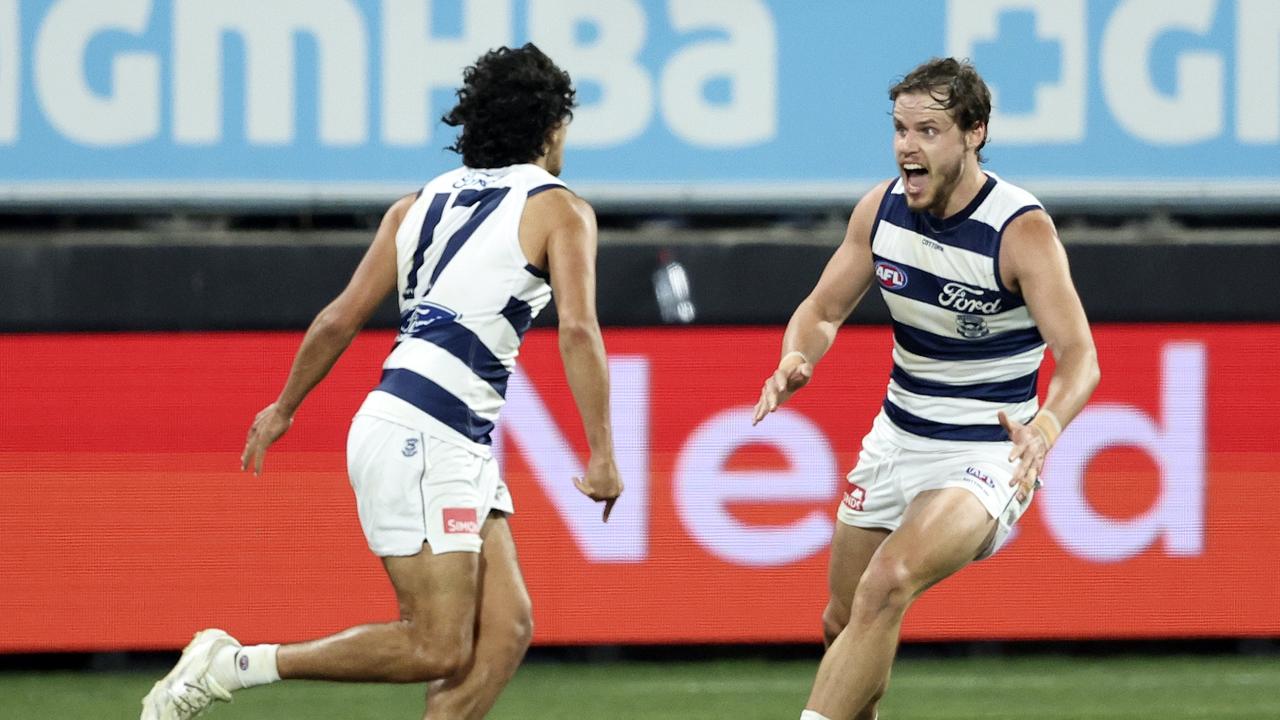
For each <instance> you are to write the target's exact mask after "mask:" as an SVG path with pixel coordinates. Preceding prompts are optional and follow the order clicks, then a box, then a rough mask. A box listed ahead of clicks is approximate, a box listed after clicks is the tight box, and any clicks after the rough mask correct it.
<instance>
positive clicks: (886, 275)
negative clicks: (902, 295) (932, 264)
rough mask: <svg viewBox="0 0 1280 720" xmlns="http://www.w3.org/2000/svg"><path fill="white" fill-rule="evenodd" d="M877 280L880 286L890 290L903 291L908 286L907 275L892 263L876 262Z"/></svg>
mask: <svg viewBox="0 0 1280 720" xmlns="http://www.w3.org/2000/svg"><path fill="white" fill-rule="evenodd" d="M876 279H877V280H879V281H880V285H881V286H883V287H885V288H886V289H889V290H901V289H902V288H904V287H906V286H907V273H906V271H905V270H903V269H902V268H900V267H898V266H897V265H894V264H893V263H891V262H885V261H884V260H879V261H877V262H876Z"/></svg>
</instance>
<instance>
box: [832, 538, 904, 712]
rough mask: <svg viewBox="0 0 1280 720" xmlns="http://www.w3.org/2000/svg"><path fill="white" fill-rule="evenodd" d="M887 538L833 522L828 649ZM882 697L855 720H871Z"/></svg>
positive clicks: (843, 623)
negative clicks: (859, 584) (834, 527)
mask: <svg viewBox="0 0 1280 720" xmlns="http://www.w3.org/2000/svg"><path fill="white" fill-rule="evenodd" d="M888 536H889V531H888V530H885V529H882V528H860V527H854V526H852V525H848V524H846V523H844V522H840V521H837V522H836V530H835V535H834V536H833V537H832V539H831V561H830V564H829V565H828V568H827V586H828V588H829V589H830V595H829V596H828V598H827V607H826V609H825V610H823V612H822V638H823V642H824V643H825V644H826V646H827V647H831V644H832V643H833V642H835V640H836V638H837V637H839V635H840V633H841V632H843V631H844V629H845V627H846V626H848V624H849V617H850V614H851V613H852V609H853V598H854V595H855V593H856V591H857V589H858V581H859V580H860V579H861V578H862V575H863V573H864V572H866V569H867V566H868V565H870V563H871V558H872V557H873V556H874V555H875V552H876V550H877V549H879V547H880V545H881V543H883V542H884V540H885V538H886V537H888ZM883 694H884V692H883V689H881V691H880V692H878V693H876V694H875V695H874V696H873V698H872V699H871V700H870V701H869V702H868V703H867V705H866V706H865V707H863V708H862V709H861V710H860V711H859V712H858V713H857V714H856V715H855V716H854V718H855V720H874V718H875V717H876V704H877V702H878V701H879V698H880V696H881V695H883Z"/></svg>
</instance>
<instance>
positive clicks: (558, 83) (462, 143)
mask: <svg viewBox="0 0 1280 720" xmlns="http://www.w3.org/2000/svg"><path fill="white" fill-rule="evenodd" d="M457 94H458V104H457V105H456V106H454V108H453V109H452V110H450V111H449V112H448V114H446V115H445V116H444V117H443V118H441V120H443V121H444V123H445V124H446V125H449V126H451V127H459V126H461V127H462V130H461V132H459V133H458V139H457V140H456V141H455V142H454V143H453V145H450V146H449V148H448V149H449V150H452V151H454V152H456V153H458V154H459V155H461V156H462V162H463V164H464V165H466V166H467V167H473V168H495V167H506V166H507V165H516V164H519V163H527V162H533V161H534V160H536V159H538V156H539V155H542V153H543V152H544V150H545V148H546V144H547V135H548V133H550V132H551V131H552V130H554V129H555V128H556V126H557V125H559V124H560V123H561V122H563V121H565V120H567V119H570V118H572V117H573V107H574V105H575V95H576V93H575V91H574V89H573V82H572V81H571V80H570V79H569V73H567V72H565V71H563V70H561V69H560V68H558V67H556V64H555V63H554V62H552V61H551V58H549V57H547V56H546V54H545V53H543V52H542V51H541V50H539V49H538V47H537V46H536V45H534V44H533V43H526V44H525V46H524V47H522V48H519V49H518V50H513V49H511V48H509V47H500V48H498V49H497V50H490V51H489V52H487V53H485V54H484V55H483V56H481V57H480V59H479V60H477V61H476V64H475V65H472V66H471V67H468V68H467V69H466V70H464V71H463V73H462V87H461V88H459V89H458V93H457Z"/></svg>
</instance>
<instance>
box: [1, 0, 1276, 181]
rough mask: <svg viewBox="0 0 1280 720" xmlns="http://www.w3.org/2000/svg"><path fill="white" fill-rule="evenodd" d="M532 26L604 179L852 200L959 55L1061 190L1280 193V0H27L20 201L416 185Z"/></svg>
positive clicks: (12, 163)
mask: <svg viewBox="0 0 1280 720" xmlns="http://www.w3.org/2000/svg"><path fill="white" fill-rule="evenodd" d="M529 40H532V41H534V42H536V43H538V44H539V46H541V47H542V48H543V49H544V50H545V51H547V52H548V54H550V55H551V56H552V57H553V58H554V59H556V60H557V62H559V63H560V64H561V65H562V66H563V67H565V68H566V69H568V70H569V71H570V72H571V74H572V75H573V77H574V80H575V83H576V85H577V87H578V90H579V98H580V102H581V105H580V107H579V108H578V110H577V112H576V119H575V121H574V124H573V126H572V128H571V130H570V148H569V152H568V156H567V163H566V169H565V179H566V180H567V181H569V182H570V184H571V185H572V186H574V187H575V188H576V189H578V190H579V191H580V192H582V193H583V194H584V195H586V196H587V197H589V198H591V199H597V200H603V201H606V202H609V201H616V202H621V203H654V202H658V203H681V202H689V203H712V204H734V203H758V202H771V203H783V204H786V203H792V204H806V203H830V202H833V201H840V202H845V201H847V202H850V203H851V202H852V201H853V199H854V196H855V195H856V193H858V192H859V191H861V190H863V189H866V188H867V187H869V186H870V184H871V183H873V182H874V181H876V180H877V179H880V178H883V177H887V176H889V175H892V174H893V173H894V166H893V158H892V152H891V139H892V128H891V124H890V116H889V111H890V103H889V101H888V98H887V94H886V90H887V88H888V87H889V86H890V85H891V84H892V83H893V82H894V80H895V79H897V78H899V77H901V76H902V75H903V74H905V73H906V72H907V71H909V70H910V69H911V68H912V67H914V66H915V65H916V64H918V63H919V62H921V61H923V60H925V59H928V58H929V57H932V56H937V55H955V56H961V57H968V58H971V59H972V60H973V61H974V63H975V64H976V65H977V67H978V69H979V70H980V71H981V72H982V73H983V75H984V76H985V77H986V79H987V81H988V83H989V84H990V85H991V87H992V90H993V93H994V96H995V105H996V111H995V114H994V116H993V119H992V122H991V128H990V137H991V141H990V144H989V146H988V148H987V151H986V152H987V155H988V157H989V158H990V167H991V168H992V169H993V170H995V171H996V172H999V173H1000V174H1001V175H1002V176H1004V177H1006V178H1009V179H1011V180H1014V181H1015V182H1019V183H1021V184H1024V185H1025V186H1027V187H1028V188H1029V189H1031V190H1033V191H1035V192H1039V193H1040V194H1041V195H1042V196H1044V197H1045V199H1048V200H1055V199H1056V200H1058V201H1059V202H1070V201H1082V202H1095V203H1096V202H1135V201H1138V202H1144V201H1145V202H1155V203H1161V202H1187V201H1192V202H1194V201H1206V202H1213V203H1228V204H1231V203H1259V202H1273V201H1276V200H1280V2H1276V1H1275V0H1176V2H1170V1H1168V0H896V1H895V2H880V1H878V0H805V1H804V2H799V1H796V0H216V1H215V0H0V201H5V202H9V203H13V202H30V201H58V200H61V199H73V200H76V201H80V202H84V201H113V200H114V201H156V200H160V201H168V200H176V201H182V200H186V201H195V202H200V201H210V202H220V201H222V202H225V201H230V202H264V201H265V202H270V201H279V202H285V203H292V202H313V201H335V202H338V201H343V200H347V201H355V202H366V201H369V200H373V199H383V198H385V199H388V200H389V199H391V198H394V197H395V196H396V195H398V194H400V193H402V192H405V191H409V190H412V189H413V188H415V187H417V186H419V185H420V184H421V183H422V182H423V181H425V180H426V179H427V178H429V177H431V176H432V175H434V174H436V173H438V172H441V171H443V170H445V169H447V168H449V167H452V166H453V165H455V164H457V158H456V156H454V155H453V154H452V153H449V152H447V151H445V150H444V147H445V146H447V145H448V144H450V142H451V141H452V138H453V130H452V129H451V128H448V127H445V126H443V125H441V124H440V123H439V118H440V116H441V115H442V114H444V113H445V112H446V111H447V110H448V109H449V108H450V106H451V104H452V99H453V91H454V89H455V88H456V86H457V84H458V83H459V81H460V75H461V69H462V68H463V67H464V66H465V65H467V64H469V63H470V62H472V61H474V60H475V58H476V57H478V56H479V55H480V54H481V53H483V52H484V51H486V50H487V49H489V48H491V47H495V46H498V45H504V44H518V43H523V42H525V41H529Z"/></svg>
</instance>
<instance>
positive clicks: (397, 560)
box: [276, 546, 480, 682]
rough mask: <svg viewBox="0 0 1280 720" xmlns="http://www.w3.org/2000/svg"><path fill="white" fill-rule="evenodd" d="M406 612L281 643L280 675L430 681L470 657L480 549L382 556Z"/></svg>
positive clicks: (452, 671)
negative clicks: (395, 618)
mask: <svg viewBox="0 0 1280 720" xmlns="http://www.w3.org/2000/svg"><path fill="white" fill-rule="evenodd" d="M382 561H383V564H384V565H385V567H386V570H387V575H388V576H389V577H390V578H391V584H392V585H394V586H395V591H396V599H397V601H398V602H399V604H400V619H399V620H398V621H396V622H391V623H378V624H371V625H361V626H358V627H353V628H350V629H348V630H344V631H342V632H340V633H338V634H336V635H331V636H329V637H327V638H322V639H320V640H311V641H308V642H302V643H296V644H292V645H282V646H281V647H280V650H279V653H278V655H277V658H276V661H277V666H278V668H279V672H280V677H281V679H290V678H297V679H307V680H344V681H377V682H425V681H429V680H436V679H439V678H446V677H450V676H452V675H454V674H456V673H457V672H458V671H459V670H460V669H462V668H463V667H465V666H466V665H467V663H469V662H470V661H471V653H472V647H473V635H474V628H475V616H476V597H477V591H478V585H479V565H480V559H479V555H478V554H477V553H472V552H450V553H443V554H438V555H437V554H433V553H432V552H431V550H430V549H429V548H427V547H425V546H424V548H423V550H422V552H420V553H418V554H417V555H413V556H411V557H385V558H383V559H382Z"/></svg>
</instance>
